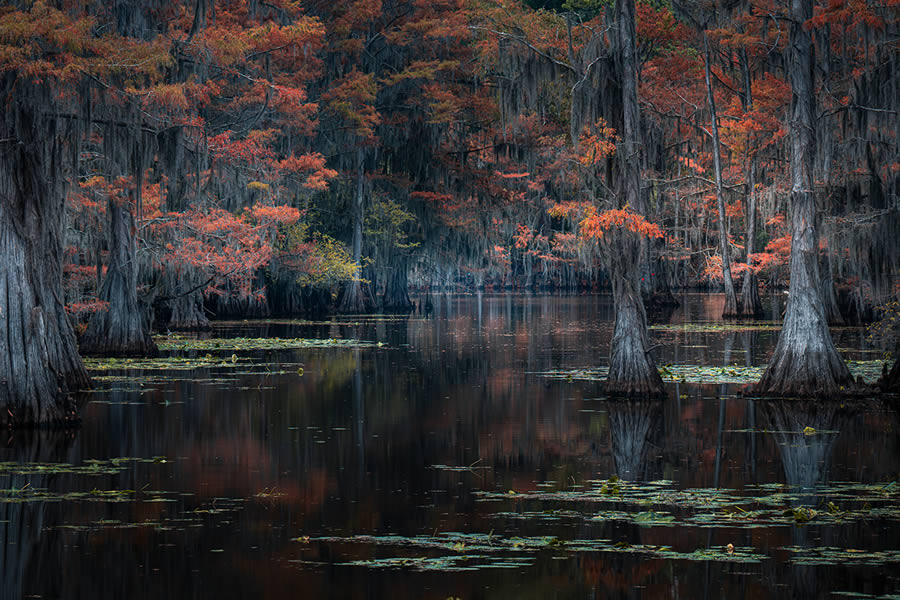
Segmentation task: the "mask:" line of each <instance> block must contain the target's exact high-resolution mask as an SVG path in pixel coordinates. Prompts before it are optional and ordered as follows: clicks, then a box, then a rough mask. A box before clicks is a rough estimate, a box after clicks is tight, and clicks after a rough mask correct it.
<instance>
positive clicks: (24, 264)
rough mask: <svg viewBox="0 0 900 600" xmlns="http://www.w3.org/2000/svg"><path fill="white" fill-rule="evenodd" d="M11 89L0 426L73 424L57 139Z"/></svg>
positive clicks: (0, 212)
mask: <svg viewBox="0 0 900 600" xmlns="http://www.w3.org/2000/svg"><path fill="white" fill-rule="evenodd" d="M11 85H12V84H11V82H10V81H9V77H8V78H7V80H6V81H4V86H3V87H4V91H5V92H6V93H5V94H4V96H5V99H4V105H5V106H4V108H5V114H4V118H3V119H2V122H0V138H2V139H3V140H4V143H3V147H2V151H0V426H2V427H17V426H23V425H36V424H55V425H66V424H74V423H76V422H77V406H76V403H75V402H74V400H73V399H72V398H71V397H70V394H71V393H73V392H75V391H77V390H80V389H86V388H88V387H90V379H89V378H88V374H87V371H86V370H85V368H84V363H83V362H82V361H81V357H80V356H79V355H78V349H77V345H76V342H75V333H74V332H73V330H72V326H71V324H70V322H69V319H68V316H67V315H66V311H65V307H64V304H63V292H62V259H63V243H62V242H63V240H62V237H63V231H64V228H63V217H64V195H63V194H62V193H61V191H60V190H59V189H56V188H55V186H54V185H52V183H51V182H52V181H54V180H55V179H56V177H58V176H59V172H60V170H61V168H62V166H61V165H60V164H59V162H58V160H59V158H60V156H61V152H60V149H59V147H58V143H59V141H58V140H59V137H61V136H57V133H58V132H57V131H56V127H57V123H55V122H52V121H49V122H48V120H39V119H38V118H37V116H36V114H37V111H36V110H34V109H32V108H31V107H28V106H23V105H22V104H20V102H22V100H19V101H17V100H14V99H10V98H9V96H8V93H9V89H10V87H11ZM18 93H19V94H23V95H24V92H23V91H22V90H21V89H20V90H18Z"/></svg>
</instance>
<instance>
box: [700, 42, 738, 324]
mask: <svg viewBox="0 0 900 600" xmlns="http://www.w3.org/2000/svg"><path fill="white" fill-rule="evenodd" d="M703 54H704V57H705V58H706V60H705V61H704V75H705V78H706V100H707V103H708V104H709V118H710V126H711V130H712V131H711V133H712V143H713V171H714V172H715V177H716V207H717V208H718V216H719V219H718V225H719V253H720V254H721V255H722V282H723V284H724V285H725V308H724V309H722V316H723V317H725V318H733V317H737V316H738V305H737V295H736V294H735V293H734V280H733V279H732V277H731V248H730V247H729V244H728V230H727V228H726V227H725V196H724V192H723V190H722V159H721V155H720V144H719V124H718V116H717V114H716V100H715V95H714V94H713V89H712V82H711V81H710V75H709V69H710V66H709V39H708V38H707V35H706V31H704V32H703Z"/></svg>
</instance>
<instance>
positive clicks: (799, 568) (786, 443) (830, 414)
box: [763, 400, 848, 598]
mask: <svg viewBox="0 0 900 600" xmlns="http://www.w3.org/2000/svg"><path fill="white" fill-rule="evenodd" d="M763 415H764V418H765V419H766V422H767V424H768V428H769V429H770V430H771V431H772V435H773V436H774V439H775V443H776V447H777V448H778V454H779V456H780V458H781V465H782V467H783V468H784V477H785V480H786V482H787V485H788V486H789V487H790V492H792V495H791V496H790V500H789V502H790V505H791V506H792V507H793V508H794V509H795V510H798V509H802V510H804V511H805V510H807V509H810V510H820V509H821V505H822V504H824V503H825V502H826V501H827V500H826V499H825V498H823V497H822V496H823V493H822V487H823V486H824V485H825V484H826V483H827V481H828V471H829V466H830V464H831V454H832V451H833V450H834V445H835V442H836V441H837V439H838V437H839V435H840V430H841V428H842V426H843V425H844V424H845V423H846V420H847V418H848V414H847V410H846V409H844V408H842V407H841V405H839V404H836V403H834V402H825V401H808V400H779V401H769V402H765V403H764V404H763ZM798 514H800V515H807V514H810V513H805V512H802V513H798ZM803 518H805V517H803V516H801V517H800V518H799V519H798V521H802V520H803ZM811 527H815V526H814V525H812V524H806V523H802V522H798V523H794V524H793V525H792V526H791V544H792V545H793V546H794V547H797V548H812V547H813V546H815V545H830V544H828V543H827V542H826V541H825V540H823V539H819V540H813V539H812V538H813V537H814V534H813V533H812V532H811V530H810V528H811ZM817 529H819V528H817ZM821 529H823V532H822V535H828V534H830V533H832V529H833V528H831V527H826V528H821ZM819 533H820V532H819V531H815V534H819ZM817 542H818V543H817ZM791 583H792V586H793V597H794V598H816V597H818V595H819V594H818V577H817V570H816V567H815V566H811V565H801V564H794V565H792V566H791Z"/></svg>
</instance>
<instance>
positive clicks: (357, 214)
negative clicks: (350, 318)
mask: <svg viewBox="0 0 900 600" xmlns="http://www.w3.org/2000/svg"><path fill="white" fill-rule="evenodd" d="M364 159H365V156H364V153H363V150H361V149H360V150H358V151H357V160H358V164H357V174H356V197H355V199H354V200H353V203H352V204H353V262H355V263H356V265H357V268H358V269H359V275H360V276H359V277H358V278H356V279H354V280H353V281H349V282H347V283H346V284H345V285H344V288H343V290H341V298H340V301H339V302H338V311H339V312H342V313H367V312H371V311H372V310H373V309H374V308H375V299H374V298H373V296H372V292H371V291H370V289H369V286H368V284H366V283H365V282H364V281H362V280H361V277H362V242H363V222H364V221H365V202H366V188H365V160H364Z"/></svg>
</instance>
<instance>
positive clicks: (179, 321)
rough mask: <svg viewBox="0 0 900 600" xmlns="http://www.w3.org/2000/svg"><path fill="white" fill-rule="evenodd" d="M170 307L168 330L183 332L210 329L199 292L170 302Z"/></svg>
mask: <svg viewBox="0 0 900 600" xmlns="http://www.w3.org/2000/svg"><path fill="white" fill-rule="evenodd" d="M168 305H169V309H170V310H171V312H170V313H169V319H168V322H167V323H166V327H167V328H169V329H173V330H183V331H199V330H203V329H209V327H210V325H209V319H208V318H207V317H206V313H204V312H203V302H202V298H201V296H200V294H199V292H195V293H193V294H188V295H186V296H180V297H178V298H175V299H173V300H170V301H169V302H168Z"/></svg>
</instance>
